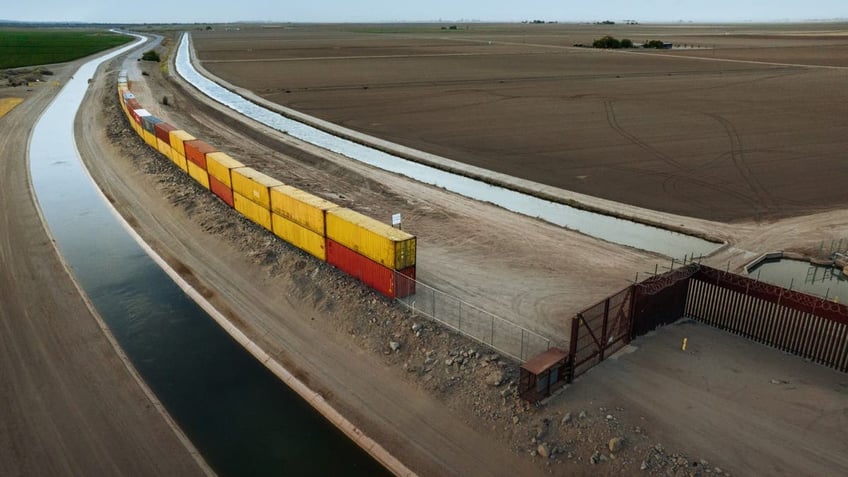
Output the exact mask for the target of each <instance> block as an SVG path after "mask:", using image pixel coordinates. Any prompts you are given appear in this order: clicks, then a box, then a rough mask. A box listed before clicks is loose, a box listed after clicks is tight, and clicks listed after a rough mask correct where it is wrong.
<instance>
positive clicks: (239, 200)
mask: <svg viewBox="0 0 848 477" xmlns="http://www.w3.org/2000/svg"><path fill="white" fill-rule="evenodd" d="M233 206H234V207H233V208H235V209H236V210H237V211H238V212H239V213H240V214H241V215H243V216H245V217H247V218H248V219H250V220H251V221H253V222H255V223H257V224H259V225H261V226H263V227H265V228H266V229H268V230H272V226H271V211H269V210H268V209H266V208H264V207H262V206H261V205H259V204H257V203H256V202H253V201H252V200H250V199H248V198H246V197H245V196H243V195H241V194H239V193H237V192H233Z"/></svg>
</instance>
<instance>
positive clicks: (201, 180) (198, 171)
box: [186, 161, 209, 189]
mask: <svg viewBox="0 0 848 477" xmlns="http://www.w3.org/2000/svg"><path fill="white" fill-rule="evenodd" d="M186 166H188V175H190V176H191V178H192V179H194V180H195V181H197V183H198V184H200V185H202V186H203V187H205V188H207V189H208V188H209V174H207V173H206V170H205V169H202V168H201V167H200V166H198V165H197V164H195V163H193V162H191V161H188V162H186Z"/></svg>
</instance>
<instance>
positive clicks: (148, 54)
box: [141, 50, 160, 63]
mask: <svg viewBox="0 0 848 477" xmlns="http://www.w3.org/2000/svg"><path fill="white" fill-rule="evenodd" d="M141 59H142V60H143V61H155V62H157V63H158V62H159V60H160V58H159V53H156V52H155V51H153V50H147V51H145V52H144V54H143V55H141Z"/></svg>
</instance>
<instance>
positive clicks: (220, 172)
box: [206, 152, 244, 188]
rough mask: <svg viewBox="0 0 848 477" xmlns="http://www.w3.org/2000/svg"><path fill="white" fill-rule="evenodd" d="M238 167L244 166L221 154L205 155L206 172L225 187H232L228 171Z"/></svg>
mask: <svg viewBox="0 0 848 477" xmlns="http://www.w3.org/2000/svg"><path fill="white" fill-rule="evenodd" d="M239 167H244V164H242V163H241V162H239V161H237V160H235V159H233V158H232V157H230V156H228V155H227V154H224V153H223V152H212V153H209V154H207V155H206V171H207V172H209V175H210V176H212V177H214V178H216V179H218V180H219V181H221V183H222V184H224V185H226V186H227V187H230V188H232V186H233V181H232V178H231V176H230V170H232V169H238V168H239Z"/></svg>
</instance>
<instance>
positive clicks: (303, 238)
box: [271, 214, 327, 261]
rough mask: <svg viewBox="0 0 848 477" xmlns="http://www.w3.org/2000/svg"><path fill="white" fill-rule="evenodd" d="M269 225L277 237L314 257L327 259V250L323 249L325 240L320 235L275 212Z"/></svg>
mask: <svg viewBox="0 0 848 477" xmlns="http://www.w3.org/2000/svg"><path fill="white" fill-rule="evenodd" d="M271 225H272V228H273V229H274V230H273V231H274V235H276V236H277V237H280V238H281V239H283V240H285V241H286V242H288V243H290V244H292V245H294V246H295V247H297V248H299V249H301V250H303V251H304V252H306V253H308V254H310V255H312V256H314V257H316V258H319V259H321V260H324V261H326V260H327V252H326V250H325V249H324V246H325V243H326V241H325V240H324V237H322V236H321V235H318V234H316V233H315V232H313V231H311V230H309V229H307V228H306V227H302V226H300V225H298V224H296V223H294V222H292V221H291V220H286V219H284V218H283V217H280V216H279V215H277V214H271Z"/></svg>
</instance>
